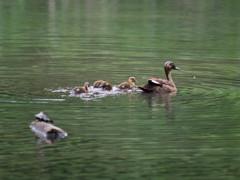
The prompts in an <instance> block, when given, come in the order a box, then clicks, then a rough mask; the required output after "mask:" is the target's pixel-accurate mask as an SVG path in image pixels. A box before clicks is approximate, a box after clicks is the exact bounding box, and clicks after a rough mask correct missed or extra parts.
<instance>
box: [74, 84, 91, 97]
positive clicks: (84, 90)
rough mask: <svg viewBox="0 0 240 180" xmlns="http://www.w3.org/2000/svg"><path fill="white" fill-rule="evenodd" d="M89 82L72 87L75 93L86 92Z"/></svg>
mask: <svg viewBox="0 0 240 180" xmlns="http://www.w3.org/2000/svg"><path fill="white" fill-rule="evenodd" d="M89 86H90V85H89V82H86V83H85V84H84V87H75V88H74V89H73V91H74V93H75V94H82V93H88V92H89Z"/></svg>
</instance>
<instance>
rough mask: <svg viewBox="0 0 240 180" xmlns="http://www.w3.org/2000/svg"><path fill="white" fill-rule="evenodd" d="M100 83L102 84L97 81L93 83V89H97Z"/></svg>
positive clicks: (101, 81) (100, 81)
mask: <svg viewBox="0 0 240 180" xmlns="http://www.w3.org/2000/svg"><path fill="white" fill-rule="evenodd" d="M102 83H104V81H103V80H97V81H95V82H94V83H93V87H94V88H99V86H100V85H101V84H102Z"/></svg>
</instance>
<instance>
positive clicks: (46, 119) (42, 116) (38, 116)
mask: <svg viewBox="0 0 240 180" xmlns="http://www.w3.org/2000/svg"><path fill="white" fill-rule="evenodd" d="M35 118H36V119H37V120H39V121H44V122H47V123H49V122H51V123H53V121H52V120H50V118H49V117H47V115H46V114H44V113H43V112H40V113H38V114H36V115H35Z"/></svg>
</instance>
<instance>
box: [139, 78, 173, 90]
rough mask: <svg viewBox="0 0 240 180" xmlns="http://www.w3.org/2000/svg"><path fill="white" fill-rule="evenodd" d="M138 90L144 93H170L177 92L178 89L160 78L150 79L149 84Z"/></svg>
mask: <svg viewBox="0 0 240 180" xmlns="http://www.w3.org/2000/svg"><path fill="white" fill-rule="evenodd" d="M138 88H140V89H141V90H143V91H144V92H162V93H170V92H176V91H177V88H176V86H175V84H174V83H173V82H171V81H168V80H166V79H158V78H149V79H148V83H147V84H145V85H142V86H138Z"/></svg>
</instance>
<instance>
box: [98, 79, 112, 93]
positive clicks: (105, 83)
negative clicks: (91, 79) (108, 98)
mask: <svg viewBox="0 0 240 180" xmlns="http://www.w3.org/2000/svg"><path fill="white" fill-rule="evenodd" d="M99 87H100V88H102V89H103V90H107V91H111V90H112V84H111V83H110V82H108V81H103V82H102V84H101V85H100V86H99Z"/></svg>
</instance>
